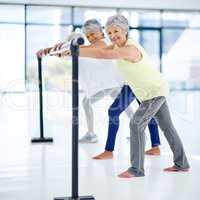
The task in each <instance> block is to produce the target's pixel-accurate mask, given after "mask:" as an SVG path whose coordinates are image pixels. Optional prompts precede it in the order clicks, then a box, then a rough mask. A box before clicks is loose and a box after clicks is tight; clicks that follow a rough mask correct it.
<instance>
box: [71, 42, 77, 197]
mask: <svg viewBox="0 0 200 200" xmlns="http://www.w3.org/2000/svg"><path fill="white" fill-rule="evenodd" d="M71 48H72V52H73V53H72V65H73V66H72V91H73V93H72V113H73V116H72V198H74V199H75V198H78V157H79V156H78V151H79V149H78V132H79V126H78V125H79V124H78V122H79V120H78V119H79V112H78V110H79V109H78V107H79V104H78V101H79V95H78V92H79V89H78V88H79V87H78V53H79V49H78V46H72V47H71Z"/></svg>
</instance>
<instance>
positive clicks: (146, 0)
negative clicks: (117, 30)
mask: <svg viewBox="0 0 200 200" xmlns="http://www.w3.org/2000/svg"><path fill="white" fill-rule="evenodd" d="M0 3H22V4H24V3H27V4H48V5H73V6H94V7H118V8H147V9H184V10H200V0H101V1H99V0H0Z"/></svg>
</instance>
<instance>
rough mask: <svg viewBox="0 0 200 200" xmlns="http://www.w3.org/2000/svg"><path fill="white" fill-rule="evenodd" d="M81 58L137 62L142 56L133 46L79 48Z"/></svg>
mask: <svg viewBox="0 0 200 200" xmlns="http://www.w3.org/2000/svg"><path fill="white" fill-rule="evenodd" d="M80 56H81V57H90V58H101V59H127V60H130V61H132V62H138V61H139V60H140V59H141V57H142V54H141V52H140V51H139V50H138V49H137V48H135V47H134V46H125V47H120V48H117V49H110V48H103V49H102V48H84V49H82V48H80Z"/></svg>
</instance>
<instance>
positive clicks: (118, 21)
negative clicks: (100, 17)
mask: <svg viewBox="0 0 200 200" xmlns="http://www.w3.org/2000/svg"><path fill="white" fill-rule="evenodd" d="M108 26H119V27H120V28H122V29H123V30H124V31H125V32H126V33H128V31H129V23H128V20H127V19H126V18H125V17H124V16H123V15H120V14H117V15H113V16H111V17H109V18H108V20H107V22H106V26H105V27H106V28H107V27H108Z"/></svg>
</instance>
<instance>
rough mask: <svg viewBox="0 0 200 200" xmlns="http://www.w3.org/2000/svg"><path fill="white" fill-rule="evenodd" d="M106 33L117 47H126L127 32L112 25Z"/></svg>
mask: <svg viewBox="0 0 200 200" xmlns="http://www.w3.org/2000/svg"><path fill="white" fill-rule="evenodd" d="M106 33H107V35H108V37H109V39H110V40H111V42H112V43H113V44H115V45H117V46H119V47H120V46H124V45H125V43H126V41H127V32H126V31H124V29H122V28H120V27H119V26H115V25H111V26H108V27H107V28H106Z"/></svg>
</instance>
